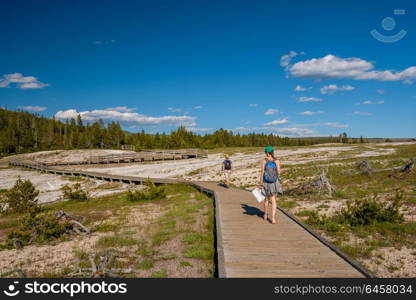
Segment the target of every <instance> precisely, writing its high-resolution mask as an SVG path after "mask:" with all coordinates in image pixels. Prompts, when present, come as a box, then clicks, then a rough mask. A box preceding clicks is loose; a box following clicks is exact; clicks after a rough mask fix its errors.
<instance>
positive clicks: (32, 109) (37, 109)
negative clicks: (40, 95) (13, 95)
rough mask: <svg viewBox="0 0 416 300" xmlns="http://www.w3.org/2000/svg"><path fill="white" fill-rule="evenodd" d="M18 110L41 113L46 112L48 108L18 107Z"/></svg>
mask: <svg viewBox="0 0 416 300" xmlns="http://www.w3.org/2000/svg"><path fill="white" fill-rule="evenodd" d="M18 108H20V109H23V110H27V111H36V112H40V111H44V110H46V107H44V106H31V105H28V106H18Z"/></svg>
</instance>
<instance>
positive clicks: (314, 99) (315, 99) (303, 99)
mask: <svg viewBox="0 0 416 300" xmlns="http://www.w3.org/2000/svg"><path fill="white" fill-rule="evenodd" d="M298 101H299V102H321V101H322V99H321V98H316V97H299V99H298Z"/></svg>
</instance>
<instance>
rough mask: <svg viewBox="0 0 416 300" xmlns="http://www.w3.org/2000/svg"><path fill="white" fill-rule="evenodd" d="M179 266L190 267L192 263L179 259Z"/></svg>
mask: <svg viewBox="0 0 416 300" xmlns="http://www.w3.org/2000/svg"><path fill="white" fill-rule="evenodd" d="M181 267H192V264H191V263H190V262H189V261H186V260H183V261H181Z"/></svg>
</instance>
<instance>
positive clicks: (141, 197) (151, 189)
mask: <svg viewBox="0 0 416 300" xmlns="http://www.w3.org/2000/svg"><path fill="white" fill-rule="evenodd" d="M145 185H146V187H147V188H146V189H145V190H143V191H132V190H128V192H127V195H126V197H127V200H129V201H132V202H136V201H150V200H156V199H164V198H166V191H165V187H164V186H156V185H154V184H153V183H152V182H150V181H147V182H146V183H145Z"/></svg>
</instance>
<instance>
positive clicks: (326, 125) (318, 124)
mask: <svg viewBox="0 0 416 300" xmlns="http://www.w3.org/2000/svg"><path fill="white" fill-rule="evenodd" d="M317 126H325V127H332V128H348V127H349V125H348V124H341V123H338V122H324V123H317Z"/></svg>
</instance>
